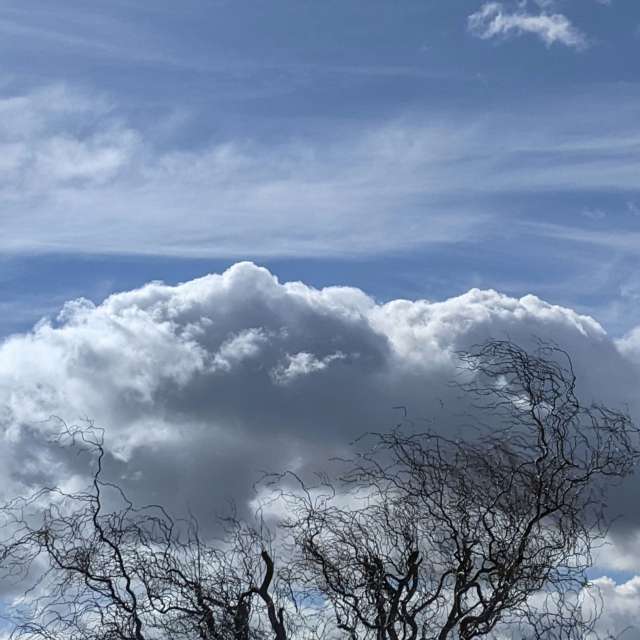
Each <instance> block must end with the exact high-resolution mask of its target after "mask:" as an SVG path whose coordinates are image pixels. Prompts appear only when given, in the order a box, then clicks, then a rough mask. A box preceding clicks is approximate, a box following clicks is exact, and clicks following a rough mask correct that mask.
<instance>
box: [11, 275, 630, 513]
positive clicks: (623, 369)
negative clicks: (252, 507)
mask: <svg viewBox="0 0 640 640" xmlns="http://www.w3.org/2000/svg"><path fill="white" fill-rule="evenodd" d="M507 335H508V336H510V337H512V338H514V339H519V340H522V341H529V340H531V338H532V336H535V335H537V336H541V337H545V338H552V339H554V340H556V341H557V342H558V343H559V344H561V345H563V346H565V347H566V348H567V349H568V350H569V351H571V352H572V353H575V354H576V355H575V357H576V363H577V366H580V367H581V369H582V370H583V371H584V375H582V376H581V382H582V384H583V389H584V391H585V393H586V394H587V396H588V399H591V398H592V397H601V396H602V395H603V393H604V394H605V395H607V397H606V398H602V399H604V400H610V401H612V402H614V403H616V404H619V403H620V402H622V401H623V400H624V401H626V400H627V398H628V397H631V389H633V388H634V384H635V382H634V380H635V379H634V377H633V376H634V375H635V374H632V373H629V371H631V370H632V367H633V365H632V364H630V362H629V360H628V359H625V358H623V356H622V355H621V353H620V352H619V351H618V349H617V347H616V346H615V345H614V344H613V343H612V342H611V341H610V340H609V339H608V338H607V336H606V334H605V332H604V331H603V329H602V328H601V327H600V325H599V324H598V323H597V322H596V321H594V320H593V319H591V318H589V317H587V316H582V315H579V314H577V313H575V312H573V311H571V310H569V309H565V308H562V307H558V306H554V305H549V304H547V303H545V302H543V301H542V300H540V299H538V298H536V297H535V296H525V297H523V298H521V299H514V298H510V297H507V296H504V295H501V294H498V293H496V292H494V291H479V290H472V291H469V292H468V293H466V294H464V295H462V296H459V297H456V298H452V299H450V300H445V301H442V302H429V301H425V300H417V301H409V300H394V301H390V302H388V303H385V304H379V303H376V302H375V301H374V300H373V299H372V298H370V297H369V296H367V295H366V294H365V293H364V292H362V291H360V290H358V289H353V288H348V287H329V288H325V289H322V290H316V289H313V288H311V287H308V286H306V285H305V284H303V283H284V284H283V283H280V282H278V280H277V279H276V278H275V277H274V276H273V275H272V274H270V273H269V272H268V271H267V270H265V269H262V268H259V267H256V266H255V265H253V264H251V263H239V264H237V265H235V266H234V267H232V268H230V269H229V270H228V271H226V272H225V273H223V274H213V275H209V276H205V277H203V278H200V279H196V280H193V281H190V282H186V283H184V284H181V285H178V286H168V285H164V284H162V283H159V282H156V283H150V284H148V285H146V286H144V287H142V288H141V289H137V290H134V291H128V292H123V293H119V294H114V295H112V296H110V297H109V298H107V299H106V300H105V301H103V302H102V303H100V304H98V305H94V304H93V303H92V302H90V301H87V300H76V301H72V302H69V303H67V304H66V305H65V306H64V308H63V309H62V310H61V312H60V313H59V315H58V316H57V317H56V318H55V319H51V320H44V321H42V322H41V323H39V324H38V325H37V326H36V327H35V328H34V329H33V330H32V331H30V332H29V333H26V334H19V335H14V336H12V337H10V338H8V339H5V341H4V342H3V343H2V344H1V345H0V407H1V411H0V420H1V424H2V435H3V439H4V441H5V444H6V446H5V447H3V451H4V452H5V453H4V454H2V455H3V456H4V457H5V460H4V462H5V464H6V468H7V469H8V470H13V472H15V474H14V481H15V482H17V481H18V480H15V478H18V479H19V481H20V482H24V483H27V484H29V483H32V484H38V483H41V482H42V481H43V474H44V475H46V474H47V473H51V474H53V476H56V477H59V476H60V474H61V473H62V471H61V469H62V468H63V467H64V464H67V462H64V461H60V462H56V461H55V455H57V454H55V453H54V452H53V450H50V449H47V446H46V444H43V442H42V438H41V436H42V433H43V432H46V431H47V429H49V430H52V429H55V428H56V426H55V424H54V423H51V422H50V421H49V422H48V421H47V419H48V418H49V416H51V415H57V416H60V417H62V418H64V419H65V420H67V421H69V422H73V421H77V420H79V419H82V418H84V417H88V418H91V419H93V420H95V421H96V422H97V424H99V425H100V426H102V427H104V428H105V429H106V433H107V443H108V447H109V451H110V454H111V456H112V463H113V465H114V468H115V469H117V471H114V473H121V474H122V475H123V478H124V480H125V481H126V482H127V483H129V484H130V485H131V488H132V490H134V491H139V493H140V495H141V496H142V495H144V496H146V497H147V498H148V497H149V492H151V493H152V494H154V495H157V496H162V495H168V496H172V499H173V497H175V498H179V501H178V504H181V502H180V500H182V504H184V500H191V501H194V502H195V503H198V505H199V507H200V508H203V509H206V505H207V504H208V505H211V504H212V503H215V502H216V500H217V499H219V498H220V497H221V496H224V495H235V496H236V497H237V498H239V499H240V500H244V499H245V498H246V496H247V491H248V488H249V487H250V485H251V482H250V478H251V477H254V476H255V473H256V472H257V471H258V470H259V469H267V468H271V469H274V468H282V467H283V466H286V465H287V464H289V463H291V464H293V463H294V461H295V464H302V463H304V464H324V462H322V461H324V460H325V459H326V457H327V456H328V455H331V454H332V453H335V451H336V450H337V449H339V448H340V447H342V446H344V444H345V443H346V442H348V441H349V440H350V439H351V438H352V437H353V436H356V435H358V434H360V433H362V432H363V431H366V430H369V429H385V428H387V427H389V426H390V425H391V424H392V423H393V422H394V421H395V420H396V419H397V416H396V415H394V412H393V409H392V407H393V406H396V405H398V404H402V405H406V406H407V407H409V408H410V411H411V413H412V415H414V416H417V417H419V418H420V419H422V418H425V419H430V420H435V421H436V423H438V421H441V422H442V424H443V425H444V426H443V428H445V427H446V428H448V427H447V425H449V424H450V423H451V420H452V418H451V415H452V412H453V411H454V407H455V408H456V411H458V410H460V409H461V407H462V405H459V402H460V399H459V398H457V397H456V395H455V392H454V391H453V390H452V389H451V388H450V387H449V386H448V382H449V381H450V380H451V378H452V377H453V376H454V375H455V366H456V360H455V355H454V352H455V351H456V350H458V349H460V348H464V347H465V346H468V345H469V344H472V343H476V342H479V341H481V340H483V339H485V338H486V337H488V336H497V337H504V336H507ZM593 362H597V363H598V371H595V370H593V367H592V366H590V363H593ZM633 371H635V369H633ZM602 379H607V380H611V385H610V386H607V387H606V388H605V389H603V388H602ZM614 380H615V381H616V382H615V384H614V383H613V381H614ZM451 424H453V423H451ZM14 449H16V451H18V453H12V451H13V450H14ZM41 456H46V457H47V460H48V462H47V464H46V465H44V466H43V465H42V464H41ZM305 460H306V462H305ZM18 461H19V462H18ZM301 461H302V462H301ZM60 465H62V466H60ZM30 478H31V479H30ZM50 480H51V481H54V480H55V478H51V479H50ZM15 482H14V483H13V484H11V485H10V484H6V485H5V487H6V490H7V491H10V490H15V487H16V485H15ZM169 486H170V487H171V490H168V489H167V487H169ZM202 487H207V489H206V492H205V494H204V495H203V494H202V490H201V488H202ZM215 496H217V498H216V499H214V497H215Z"/></svg>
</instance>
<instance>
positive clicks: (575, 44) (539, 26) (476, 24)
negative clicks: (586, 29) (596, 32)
mask: <svg viewBox="0 0 640 640" xmlns="http://www.w3.org/2000/svg"><path fill="white" fill-rule="evenodd" d="M538 4H539V3H538ZM521 6H522V5H519V6H518V7H516V8H515V9H514V10H509V9H508V8H506V7H505V5H504V4H503V3H502V2H486V3H485V4H483V5H482V7H480V9H479V10H478V11H476V12H475V13H472V14H471V15H470V16H469V17H468V19H467V27H468V29H469V31H470V32H471V33H472V34H473V35H474V36H477V37H478V38H482V39H483V40H489V39H491V38H496V37H507V36H513V35H516V36H517V35H523V34H532V35H535V36H537V37H538V38H539V39H540V40H542V41H543V42H544V43H545V45H547V47H550V46H551V45H553V44H555V43H558V44H562V45H565V46H566V47H571V48H573V49H577V50H582V49H585V48H586V47H587V46H588V40H587V37H586V36H585V34H584V33H582V31H580V30H579V29H577V28H576V27H575V26H574V25H573V24H572V23H571V21H570V20H569V18H567V17H566V16H565V15H564V14H562V13H548V12H547V11H546V3H544V4H543V5H542V6H541V10H540V12H539V13H529V12H528V11H526V9H525V8H521Z"/></svg>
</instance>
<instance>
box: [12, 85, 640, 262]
mask: <svg viewBox="0 0 640 640" xmlns="http://www.w3.org/2000/svg"><path fill="white" fill-rule="evenodd" d="M588 103H589V105H590V106H589V109H591V110H592V112H590V111H589V109H585V108H584V106H583V105H582V104H581V106H580V108H579V109H578V106H577V104H564V103H563V104H560V103H558V104H553V105H552V104H548V105H546V106H545V109H549V110H550V112H553V115H552V117H550V118H546V117H543V116H544V113H542V112H540V111H539V110H536V114H535V118H531V117H529V116H528V115H527V114H524V115H523V114H516V113H511V114H507V113H498V112H496V113H487V114H486V115H484V116H483V117H482V118H481V119H478V118H476V119H472V120H469V119H468V118H463V117H462V116H460V117H458V116H452V115H448V116H435V115H432V116H430V117H424V118H421V119H416V118H406V119H402V118H398V119H396V120H393V121H388V122H385V123H378V124H376V125H370V126H367V127H363V128H360V129H354V130H352V131H350V132H348V133H344V132H336V133H335V134H329V133H328V134H327V135H326V136H324V137H315V138H313V139H311V138H306V139H303V138H299V139H297V140H294V139H289V140H285V141H283V142H282V143H281V144H278V145H273V144H269V145H267V144H263V143H261V142H260V141H258V140H243V141H239V140H226V141H215V140H212V141H210V142H209V143H208V144H205V145H203V146H202V148H200V149H198V150H190V151H186V150H184V149H179V148H175V147H171V146H170V145H169V146H168V145H167V144H166V142H165V144H160V142H159V140H160V137H161V136H159V134H157V130H159V129H162V126H163V122H162V121H160V122H158V123H156V125H157V126H156V125H154V127H155V128H153V127H152V128H148V129H143V128H140V127H136V126H133V124H132V123H131V122H127V121H126V120H124V119H123V118H122V117H121V116H120V115H119V111H118V108H117V105H113V104H110V103H109V101H108V100H107V99H106V98H102V99H98V98H94V97H90V96H87V95H86V94H83V93H81V92H78V91H73V90H72V89H70V88H69V87H64V86H54V87H49V88H46V89H41V90H38V91H34V92H32V93H27V94H22V95H17V96H16V95H13V96H11V95H9V96H5V97H4V98H0V116H1V117H0V207H1V208H2V211H3V216H2V218H1V220H0V250H2V251H3V252H5V253H16V252H17V253H24V252H27V253H34V252H36V253H38V252H46V251H66V252H73V253H78V252H80V253H93V254H95V253H112V252H124V253H130V254H161V255H179V256H191V257H195V256H199V257H203V256H218V257H221V256H238V255H253V256H258V255H261V256H273V255H279V256H282V255H315V256H319V255H320V256H324V255H333V256H336V255H338V256H354V255H363V254H366V255H370V254H379V253H381V252H388V251H400V250H411V249H416V248H418V247H423V246H425V245H429V244H434V243H435V244H438V243H447V242H461V241H478V242H483V241H490V240H491V239H492V238H495V237H502V234H504V232H505V229H512V230H513V233H518V229H519V227H518V226H517V225H518V224H520V223H519V222H518V221H517V220H514V219H513V215H512V211H511V210H506V209H507V208H506V207H505V206H503V205H500V198H501V197H502V196H507V197H509V196H511V195H513V194H514V193H525V194H530V193H531V192H549V191H553V190H555V191H563V190H566V191H571V192H572V193H578V192H581V190H584V189H589V190H593V189H604V190H608V189H613V190H626V191H628V192H629V193H631V192H632V191H633V190H634V189H635V188H636V187H637V173H638V162H637V161H636V160H635V159H634V158H635V155H634V152H635V149H636V145H637V140H638V136H637V133H636V128H637V126H636V120H635V115H634V114H632V113H616V114H615V117H614V116H612V117H611V118H610V120H611V121H612V122H615V124H616V126H615V128H614V129H611V130H603V129H602V127H601V126H600V122H601V121H602V116H601V111H600V109H599V108H596V106H594V105H596V103H597V100H594V101H591V100H589V101H588ZM616 104H617V102H616ZM620 104H626V102H624V101H620ZM603 108H604V107H603ZM606 108H607V109H608V110H609V111H610V109H611V106H610V103H607V106H606ZM558 114H560V115H558ZM563 114H566V115H563ZM522 117H526V118H527V121H528V122H529V124H528V125H527V128H526V129H523V127H522V119H521V118H522ZM160 120H162V119H160ZM531 122H534V123H535V126H531V124H530V123H531ZM594 131H598V133H596V134H594ZM636 155H637V154H636ZM506 222H508V223H509V224H507V225H505V223H506ZM532 228H533V227H529V228H528V230H529V231H531V229H532Z"/></svg>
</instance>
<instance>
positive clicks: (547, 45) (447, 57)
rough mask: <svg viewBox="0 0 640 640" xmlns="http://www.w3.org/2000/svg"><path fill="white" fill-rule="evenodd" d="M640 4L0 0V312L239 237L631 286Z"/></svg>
mask: <svg viewBox="0 0 640 640" xmlns="http://www.w3.org/2000/svg"><path fill="white" fill-rule="evenodd" d="M639 25H640V6H638V4H637V3H636V2H634V1H632V0H628V1H624V0H612V1H611V2H602V1H600V2H598V1H596V0H564V1H560V0H558V1H557V2H548V1H545V2H534V1H529V2H503V3H491V2H484V3H483V2H482V1H481V0H479V1H478V2H476V1H475V0H465V1H458V0H447V1H446V2H444V1H442V0H420V1H412V0H408V1H407V2H403V3H391V2H377V1H367V2H356V1H353V2H351V1H350V2H344V1H340V2H310V1H302V0H297V1H291V2H288V1H273V2H268V3H267V2H242V1H233V2H224V1H221V2H196V1H190V0H186V1H185V2H181V3H179V4H178V3H174V2H160V1H158V2H153V3H149V2H142V1H140V2H136V1H130V0H126V1H125V0H122V1H113V2H95V3H86V2H73V1H69V0H65V2H61V3H56V4H55V7H54V6H53V5H52V4H51V3H50V2H45V1H41V2H40V1H36V0H33V1H30V2H28V3H26V4H25V3H24V2H12V1H7V2H3V3H2V6H1V7H0V55H1V59H2V60H3V65H2V69H1V71H0V100H1V101H2V102H1V106H0V109H1V110H2V113H3V116H4V117H3V121H4V124H1V125H0V145H1V146H2V147H3V150H4V151H3V156H4V158H5V160H4V162H3V163H2V167H1V168H0V175H1V173H4V174H5V176H4V178H1V180H2V183H1V185H0V200H1V210H2V212H3V213H2V217H1V218H0V224H1V225H2V239H0V253H1V255H2V270H1V275H0V287H1V289H0V294H1V297H0V300H1V302H0V305H1V306H2V308H3V311H4V312H3V314H2V316H3V319H2V322H0V332H1V333H3V334H7V333H8V332H11V331H16V330H22V329H25V328H26V327H28V326H30V325H32V324H33V322H34V321H35V320H37V319H38V318H39V317H40V316H41V315H43V314H48V313H54V312H55V310H56V309H58V308H59V307H60V305H61V304H62V302H64V300H67V299H69V298H74V297H77V296H80V295H83V296H86V297H89V298H91V299H93V300H95V301H99V300H101V299H102V298H104V296H105V295H106V294H108V293H110V292H112V291H117V290H124V289H128V288H131V287H133V286H138V285H140V284H142V283H144V282H146V281H148V280H150V279H164V280H166V281H168V282H178V281H181V280H185V279H190V278H192V277H194V276H197V275H201V274H204V273H207V272H210V271H218V270H220V269H222V268H223V267H225V266H228V265H230V264H232V263H233V262H235V261H237V260H238V259H251V260H254V261H257V262H259V263H261V264H265V265H267V266H268V267H270V268H271V269H272V271H274V272H275V273H276V274H278V275H279V276H280V277H281V278H282V279H302V280H305V281H306V282H309V283H311V284H314V285H318V286H319V285H324V284H351V285H356V286H360V287H363V288H364V289H365V290H367V291H368V292H369V293H371V294H373V295H375V296H376V297H378V298H379V299H383V300H386V299H390V298H393V297H411V298H416V297H427V298H434V299H442V298H443V297H446V296H450V295H453V294H458V293H462V292H464V291H466V290H468V289H469V288H470V287H480V288H489V287H491V288H496V289H498V290H500V291H503V292H505V293H509V294H511V295H516V296H521V295H524V294H526V293H535V294H537V295H539V296H541V297H543V298H545V299H547V300H549V301H552V302H554V303H558V304H563V305H567V306H570V307H573V308H575V309H578V310H580V311H582V312H586V313H590V314H592V315H594V317H596V318H597V319H598V320H600V321H601V322H602V324H603V325H604V326H605V327H606V328H607V330H608V331H609V332H610V333H611V334H612V335H616V336H617V335H622V334H624V333H625V332H626V331H628V330H629V329H630V328H631V327H632V326H634V324H635V316H636V315H637V314H636V312H637V310H638V309H639V307H640V280H639V279H638V276H637V273H638V266H639V265H638V246H639V244H640V184H639V183H638V177H639V175H640V172H639V169H640V157H639V151H640V125H638V122H640V119H639V118H638V115H639V113H638V112H639V111H640V102H639V98H640V85H639V84H638V81H639V79H640V78H639V75H640V69H639V68H638V65H636V64H634V60H636V59H637V55H638V50H639V48H640V37H639V32H638V28H639Z"/></svg>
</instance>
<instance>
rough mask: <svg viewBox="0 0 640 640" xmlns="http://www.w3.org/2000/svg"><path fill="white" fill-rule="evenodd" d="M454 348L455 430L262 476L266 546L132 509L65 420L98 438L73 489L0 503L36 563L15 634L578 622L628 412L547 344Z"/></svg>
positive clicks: (98, 638)
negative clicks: (585, 391)
mask: <svg viewBox="0 0 640 640" xmlns="http://www.w3.org/2000/svg"><path fill="white" fill-rule="evenodd" d="M460 358H461V363H462V365H463V370H462V372H461V375H462V378H461V382H459V383H458V384H459V386H460V387H461V389H462V391H464V392H465V394H468V395H467V397H469V398H471V399H472V403H471V406H472V411H471V412H470V415H469V417H468V422H470V423H471V424H472V426H473V427H474V430H473V431H472V432H471V434H467V435H466V436H465V437H464V438H463V437H456V436H454V435H453V434H452V433H450V434H444V433H443V430H442V429H441V430H440V431H428V432H419V433H416V432H415V430H413V429H411V428H409V426H408V425H403V427H402V428H396V429H394V430H392V431H391V432H389V433H382V434H369V435H368V436H366V437H364V438H363V439H361V440H360V441H359V446H358V448H357V451H356V454H355V456H354V457H353V458H351V459H350V460H347V461H342V464H346V466H344V467H342V469H343V472H342V473H340V474H338V476H337V478H336V479H335V480H334V481H332V482H330V481H329V480H328V477H327V476H321V477H322V482H321V483H320V484H319V485H318V486H313V487H312V486H308V485H305V483H304V482H302V481H301V480H300V479H298V478H297V477H296V476H294V475H292V474H285V475H284V476H279V477H278V479H277V483H276V484H277V487H278V490H277V491H276V492H275V494H274V495H275V497H274V499H275V500H277V501H281V503H280V505H279V506H280V509H279V511H280V512H282V508H283V507H284V508H285V509H286V510H287V512H288V515H287V516H286V517H285V518H281V519H280V520H279V521H277V522H272V523H271V527H272V528H275V529H276V530H277V533H278V541H279V544H278V548H277V552H276V551H274V549H273V545H272V543H271V540H272V538H271V535H270V533H269V529H268V528H266V527H264V526H263V525H262V522H261V520H260V519H258V521H257V524H256V525H255V526H250V525H248V524H247V523H244V522H242V521H240V520H239V519H238V518H237V517H235V516H232V517H229V518H227V519H226V520H225V533H224V535H222V536H221V537H219V538H212V537H211V535H206V536H204V535H202V534H201V532H200V531H199V529H198V526H197V522H196V520H195V519H194V518H188V519H186V520H174V519H173V518H172V517H170V516H169V514H168V513H167V512H166V511H165V510H164V509H163V508H162V507H161V506H156V505H150V506H145V507H142V508H138V507H135V506H134V505H133V504H132V503H131V502H130V501H129V500H128V498H127V496H126V495H125V494H124V492H123V491H122V490H121V489H120V488H119V487H118V486H117V485H114V484H112V483H109V482H107V481H105V480H104V479H103V469H102V464H103V459H104V455H105V452H104V448H103V443H102V434H101V433H100V432H99V431H97V430H95V429H93V428H88V429H83V430H78V431H73V430H68V431H67V432H66V433H65V437H66V438H69V439H70V441H71V443H72V444H74V445H79V446H81V447H85V448H88V449H89V450H90V451H92V452H93V453H94V454H95V464H96V466H95V471H94V474H93V478H92V482H91V485H90V487H89V489H88V490H87V491H86V492H80V493H75V494H67V493H64V492H62V491H60V490H59V489H50V488H48V489H44V490H42V491H40V492H39V493H38V494H36V495H35V496H32V497H30V498H27V499H20V500H16V501H14V502H13V503H11V504H9V505H7V506H6V507H5V509H4V510H3V515H4V524H3V529H2V530H3V531H4V538H5V539H4V541H2V543H1V544H0V560H1V562H0V565H1V566H2V567H4V569H5V574H6V576H7V577H11V576H13V577H14V578H16V579H24V578H25V577H28V576H29V575H31V576H33V580H34V581H33V583H32V586H31V588H30V589H29V590H28V591H27V593H26V594H25V597H24V598H23V599H22V601H21V603H20V604H19V605H18V606H16V608H15V610H14V612H13V631H12V637H13V638H16V639H17V638H24V639H33V640H45V639H46V640H59V639H61V638H65V639H69V640H80V639H81V638H82V639H88V640H151V639H154V640H155V639H169V638H176V639H183V640H191V639H196V638H200V639H217V640H298V639H304V640H306V639H308V638H322V637H324V638H327V640H333V639H334V638H335V639H339V638H345V639H348V640H370V639H371V640H447V639H459V640H470V639H471V638H476V637H481V636H487V637H491V638H496V639H502V638H519V639H525V638H539V639H541V640H542V639H549V640H555V639H558V640H560V639H563V640H574V639H575V640H578V639H584V638H591V637H594V638H595V637H596V635H595V630H594V624H595V622H596V620H597V617H598V612H599V609H598V602H597V593H596V592H595V591H594V590H593V589H590V588H589V585H588V580H587V575H586V571H587V569H588V568H589V567H590V566H591V563H592V560H591V552H592V550H593V548H594V545H596V544H597V543H598V542H600V541H601V540H602V539H603V537H604V535H605V534H606V530H607V521H606V518H605V513H604V510H603V506H602V505H603V496H604V492H605V491H606V490H607V487H608V486H609V485H610V484H611V483H612V482H615V481H617V480H619V479H621V478H623V477H625V476H627V475H628V474H629V473H631V471H632V468H633V465H634V463H635V461H636V458H637V455H638V449H637V446H636V437H637V430H636V428H635V426H634V425H633V423H632V421H631V419H630V418H629V416H628V415H626V414H625V413H623V412H617V411H613V410H611V409H609V408H607V407H604V406H601V405H589V406H583V405H581V404H580V402H579V401H578V399H577V396H576V389H575V386H576V378H575V375H574V373H573V369H572V366H571V361H570V360H569V358H568V356H567V355H566V354H565V353H564V352H563V351H561V350H560V349H558V348H555V347H552V346H548V345H541V346H540V348H539V349H538V350H537V351H536V352H527V351H525V350H524V349H522V348H520V347H518V346H517V345H515V344H513V343H512V342H509V341H491V342H488V343H486V344H484V345H482V346H480V347H478V348H477V349H475V350H472V351H470V352H466V353H463V354H460ZM290 479H294V480H295V483H293V484H292V483H291V482H289V480H290ZM268 507H269V505H264V509H265V512H266V511H267V510H268ZM590 596H591V597H592V599H593V602H587V601H586V599H588V598H589V597H590Z"/></svg>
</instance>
